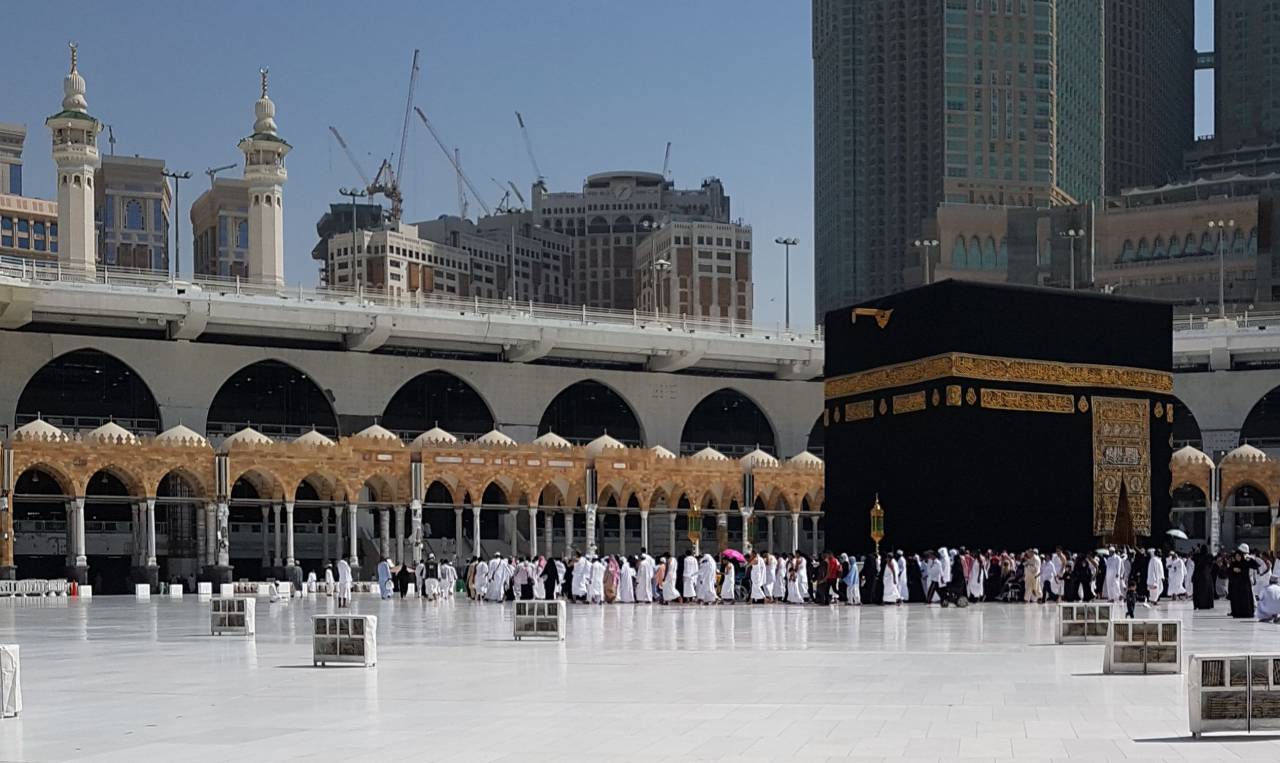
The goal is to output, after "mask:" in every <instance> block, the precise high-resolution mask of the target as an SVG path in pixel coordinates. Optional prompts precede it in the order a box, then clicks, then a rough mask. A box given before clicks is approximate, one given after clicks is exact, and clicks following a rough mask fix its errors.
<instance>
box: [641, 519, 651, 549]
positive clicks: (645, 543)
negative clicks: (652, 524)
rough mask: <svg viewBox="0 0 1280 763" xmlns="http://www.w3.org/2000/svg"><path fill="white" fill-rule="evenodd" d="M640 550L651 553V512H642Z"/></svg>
mask: <svg viewBox="0 0 1280 763" xmlns="http://www.w3.org/2000/svg"><path fill="white" fill-rule="evenodd" d="M640 548H642V549H644V550H645V553H648V552H649V510H648V509H641V510H640Z"/></svg>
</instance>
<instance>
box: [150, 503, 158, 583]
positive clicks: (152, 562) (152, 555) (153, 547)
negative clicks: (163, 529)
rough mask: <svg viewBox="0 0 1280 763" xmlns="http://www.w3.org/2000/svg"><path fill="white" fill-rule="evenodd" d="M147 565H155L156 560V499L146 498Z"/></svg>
mask: <svg viewBox="0 0 1280 763" xmlns="http://www.w3.org/2000/svg"><path fill="white" fill-rule="evenodd" d="M147 566H148V567H157V566H159V565H158V564H157V562H156V499H154V498H148V499H147Z"/></svg>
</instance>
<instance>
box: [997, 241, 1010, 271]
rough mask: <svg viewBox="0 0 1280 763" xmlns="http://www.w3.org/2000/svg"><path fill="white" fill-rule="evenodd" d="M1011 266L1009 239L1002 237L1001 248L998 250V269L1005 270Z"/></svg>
mask: <svg viewBox="0 0 1280 763" xmlns="http://www.w3.org/2000/svg"><path fill="white" fill-rule="evenodd" d="M1008 264H1009V237H1008V236H1001V237H1000V248H999V249H997V250H996V267H997V268H1003V267H1004V266H1005V265H1008Z"/></svg>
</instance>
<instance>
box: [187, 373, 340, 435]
mask: <svg viewBox="0 0 1280 763" xmlns="http://www.w3.org/2000/svg"><path fill="white" fill-rule="evenodd" d="M246 426H252V427H253V428H254V429H257V430H258V431H260V432H262V433H263V434H265V435H267V436H268V437H273V438H281V437H283V438H286V439H288V438H291V437H296V436H298V435H301V434H302V433H304V432H306V431H308V430H310V429H312V428H314V429H315V430H316V431H318V432H320V433H321V434H325V435H328V436H330V437H337V436H338V417H337V415H335V413H334V410H333V404H332V402H331V401H330V398H329V396H328V395H326V394H325V392H324V391H323V390H321V389H320V386H319V385H318V384H316V383H315V381H314V380H313V379H312V378H311V377H310V376H308V375H307V374H306V373H304V372H303V371H301V370H299V369H297V368H295V367H294V366H291V365H289V364H288V363H284V362H282V361H279V360H260V361H258V362H256V363H251V364H249V365H247V366H245V367H243V368H241V369H240V370H238V371H236V372H235V373H233V374H231V376H229V377H227V379H226V381H224V382H223V383H222V386H221V387H219V388H218V392H217V394H215V395H214V396H213V401H212V402H211V403H210V404H209V422H208V426H207V434H208V435H209V436H215V435H229V434H231V433H233V432H236V431H238V430H240V429H243V428H244V427H246Z"/></svg>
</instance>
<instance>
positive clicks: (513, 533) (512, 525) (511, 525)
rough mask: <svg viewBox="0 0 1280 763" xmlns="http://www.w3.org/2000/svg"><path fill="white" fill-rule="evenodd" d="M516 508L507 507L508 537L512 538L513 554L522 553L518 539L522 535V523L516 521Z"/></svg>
mask: <svg viewBox="0 0 1280 763" xmlns="http://www.w3.org/2000/svg"><path fill="white" fill-rule="evenodd" d="M516 517H517V514H516V510H515V509H507V537H508V538H509V539H510V540H511V543H510V547H511V556H517V555H519V553H520V547H519V544H518V543H517V540H518V539H519V537H520V532H519V530H520V523H519V522H517V521H516Z"/></svg>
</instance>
